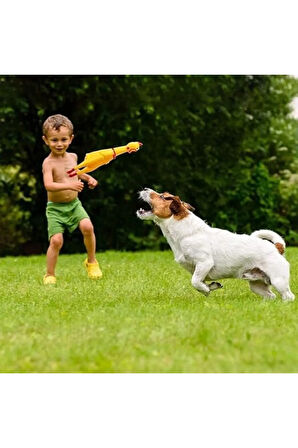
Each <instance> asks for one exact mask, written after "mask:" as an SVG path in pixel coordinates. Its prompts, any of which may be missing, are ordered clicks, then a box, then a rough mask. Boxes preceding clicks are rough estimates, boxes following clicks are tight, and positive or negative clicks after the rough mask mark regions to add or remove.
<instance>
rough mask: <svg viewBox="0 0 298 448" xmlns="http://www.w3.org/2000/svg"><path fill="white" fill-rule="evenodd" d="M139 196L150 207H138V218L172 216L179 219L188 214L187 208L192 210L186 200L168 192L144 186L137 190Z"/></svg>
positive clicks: (164, 217)
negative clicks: (142, 188)
mask: <svg viewBox="0 0 298 448" xmlns="http://www.w3.org/2000/svg"><path fill="white" fill-rule="evenodd" d="M139 197H140V199H142V200H143V201H145V202H147V203H148V204H149V205H150V207H151V209H150V210H144V209H142V208H140V209H139V210H138V211H137V216H138V218H140V219H155V218H159V219H168V218H170V217H171V216H173V217H174V218H175V219H177V220H180V219H183V218H185V217H186V216H187V215H188V214H189V210H190V211H194V208H193V207H192V206H191V205H189V204H188V203H187V202H184V201H181V200H180V198H179V196H174V195H172V194H171V193H168V192H165V193H157V192H156V191H154V190H151V188H144V190H142V191H140V192H139Z"/></svg>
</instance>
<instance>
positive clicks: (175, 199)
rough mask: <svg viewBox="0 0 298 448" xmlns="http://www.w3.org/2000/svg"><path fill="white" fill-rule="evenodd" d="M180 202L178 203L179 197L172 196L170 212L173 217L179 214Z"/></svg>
mask: <svg viewBox="0 0 298 448" xmlns="http://www.w3.org/2000/svg"><path fill="white" fill-rule="evenodd" d="M181 207H182V202H181V201H180V198H179V196H174V197H173V198H172V202H171V205H170V210H171V212H172V213H173V215H178V213H180V212H181Z"/></svg>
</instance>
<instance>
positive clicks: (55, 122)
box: [42, 114, 73, 135]
mask: <svg viewBox="0 0 298 448" xmlns="http://www.w3.org/2000/svg"><path fill="white" fill-rule="evenodd" d="M61 126H65V127H66V128H68V129H69V132H70V134H73V124H72V122H71V121H70V120H69V119H68V118H67V117H65V116H64V115H60V114H56V115H51V116H50V117H48V118H47V119H46V121H45V122H44V124H43V125H42V133H43V135H47V132H48V131H49V130H50V129H55V130H56V131H59V129H60V128H61Z"/></svg>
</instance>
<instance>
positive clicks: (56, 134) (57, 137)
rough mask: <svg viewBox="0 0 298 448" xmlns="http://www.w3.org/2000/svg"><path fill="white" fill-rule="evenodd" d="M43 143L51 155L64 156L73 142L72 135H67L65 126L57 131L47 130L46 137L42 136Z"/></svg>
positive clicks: (67, 130) (67, 131)
mask: <svg viewBox="0 0 298 448" xmlns="http://www.w3.org/2000/svg"><path fill="white" fill-rule="evenodd" d="M42 139H43V141H44V142H45V144H46V145H48V147H49V148H50V150H51V152H52V154H54V155H55V156H61V155H63V154H65V152H66V151H67V149H68V147H69V145H70V144H71V142H72V140H73V134H72V135H71V134H70V133H69V129H68V128H67V127H66V126H60V128H59V129H49V130H48V132H47V135H43V136H42Z"/></svg>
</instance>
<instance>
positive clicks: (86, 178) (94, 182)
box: [78, 173, 98, 189]
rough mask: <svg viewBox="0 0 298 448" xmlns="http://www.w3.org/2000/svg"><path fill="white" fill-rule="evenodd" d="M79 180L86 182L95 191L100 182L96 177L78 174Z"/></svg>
mask: <svg viewBox="0 0 298 448" xmlns="http://www.w3.org/2000/svg"><path fill="white" fill-rule="evenodd" d="M78 177H79V179H82V180H84V181H85V182H87V183H88V187H89V188H91V189H93V188H95V187H96V186H97V184H98V182H97V180H96V179H94V177H92V176H90V175H89V174H86V173H83V174H78Z"/></svg>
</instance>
